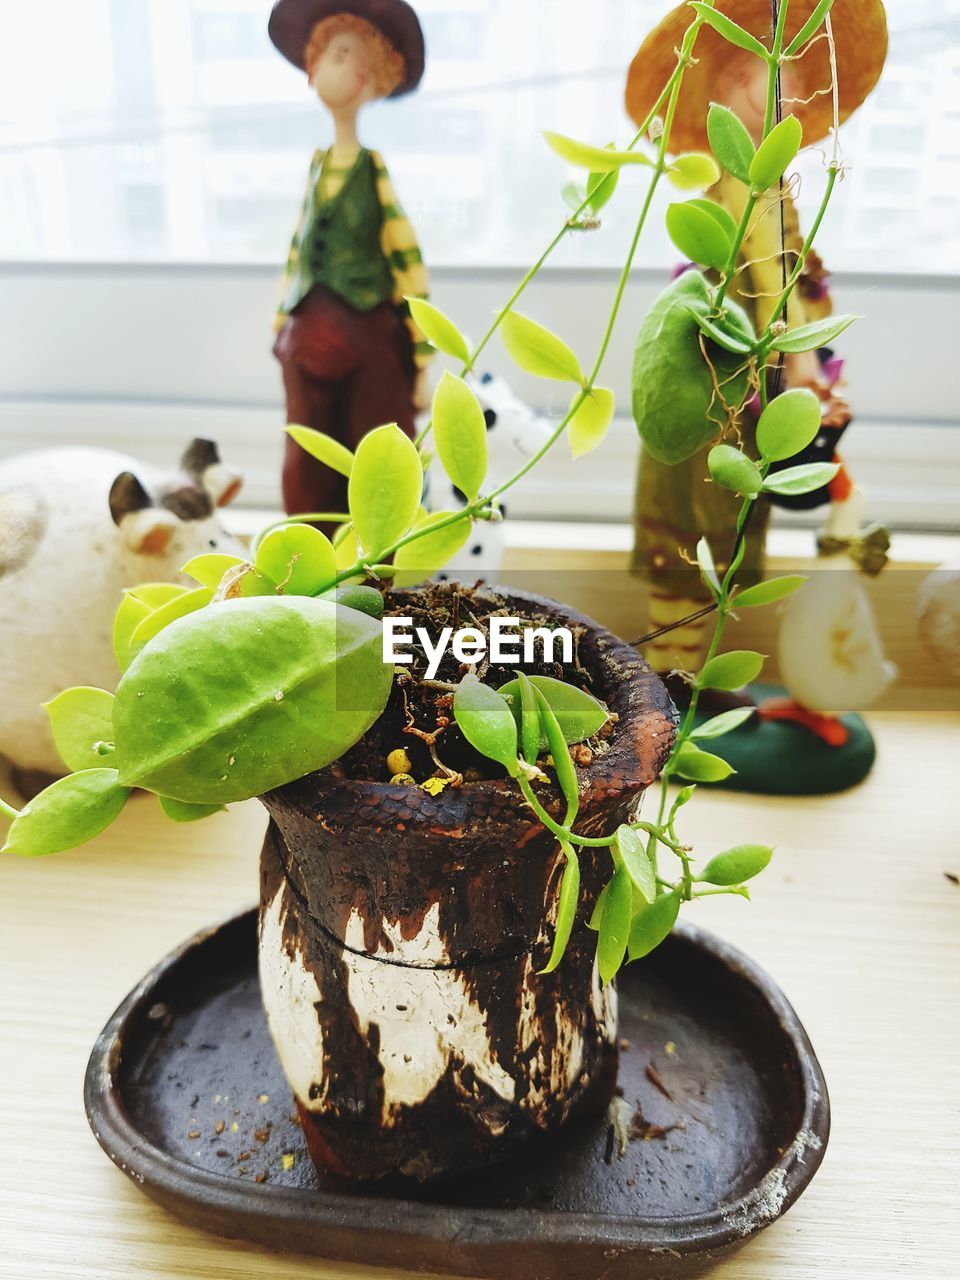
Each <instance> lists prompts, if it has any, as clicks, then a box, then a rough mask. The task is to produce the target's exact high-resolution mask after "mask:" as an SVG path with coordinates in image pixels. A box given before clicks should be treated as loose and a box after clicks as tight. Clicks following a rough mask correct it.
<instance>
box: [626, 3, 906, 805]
mask: <svg viewBox="0 0 960 1280" xmlns="http://www.w3.org/2000/svg"><path fill="white" fill-rule="evenodd" d="M815 6H816V0H791V2H790V5H789V9H788V11H787V17H786V39H787V40H789V39H791V38H792V37H793V35H795V34H796V33H797V31H799V29H800V27H801V26H802V25H803V24H804V23H805V22H806V21H807V19H808V18H809V17H810V15H811V14H812V12H813V10H814V8H815ZM716 7H717V9H718V10H720V11H722V12H723V13H725V14H727V15H728V16H729V17H731V18H732V19H733V20H734V21H735V22H736V23H738V24H739V25H740V26H741V27H744V28H746V30H747V31H749V32H750V33H751V34H752V35H754V36H755V37H757V38H758V39H759V40H761V41H762V42H764V43H766V44H767V45H768V46H769V44H770V41H771V39H772V19H771V6H770V3H769V0H718V4H717V6H716ZM831 16H832V23H833V34H834V41H835V47H836V55H837V63H838V66H839V77H838V81H839V84H838V91H839V109H840V119H841V121H842V120H845V119H846V118H848V117H849V116H850V115H851V114H852V113H853V112H854V111H855V110H856V109H857V107H859V106H860V105H861V103H862V102H863V101H864V99H865V98H866V97H867V95H868V94H869V93H870V91H871V90H872V88H873V87H874V85H875V84H876V82H877V80H878V78H879V76H880V72H881V70H882V68H883V64H884V59H885V56H886V49H887V27H886V15H885V12H884V8H883V4H882V3H881V0H836V2H835V4H834V5H833V8H832V10H831ZM689 23H690V9H689V6H688V5H686V4H684V5H680V6H679V7H678V8H676V9H674V10H673V11H672V12H670V13H669V14H668V15H667V16H666V17H665V18H664V19H663V21H662V22H661V23H660V24H659V26H658V27H656V29H655V30H654V31H653V32H651V34H650V35H649V36H648V37H647V38H646V40H645V41H644V43H643V45H642V46H641V48H640V50H639V51H638V53H637V54H636V56H635V57H634V59H633V62H632V64H631V66H630V70H629V73H628V77H627V85H626V106H627V111H628V113H629V114H630V116H631V117H632V118H633V119H634V120H635V121H636V122H638V123H639V122H641V121H642V120H644V119H645V118H646V117H647V115H648V113H649V111H650V109H651V108H652V106H653V104H654V103H655V102H656V100H657V97H658V95H659V93H660V90H661V88H662V86H663V84H664V83H665V82H666V80H667V79H668V77H669V75H670V73H671V71H672V70H673V68H674V66H675V65H676V49H677V48H678V46H679V45H680V43H681V40H682V37H683V32H684V31H685V29H686V28H687V26H688V25H689ZM831 84H832V77H831V70H830V54H829V46H828V42H827V40H826V38H824V37H821V38H820V39H817V40H813V41H812V42H810V43H809V44H808V45H807V46H806V47H805V50H804V52H803V53H802V56H800V57H798V58H797V59H795V60H793V61H791V62H790V63H788V64H787V65H786V66H784V67H783V69H782V73H781V96H782V102H783V111H784V114H785V115H788V114H794V115H796V116H797V117H798V118H799V119H800V122H801V124H802V125H803V139H804V145H806V146H810V145H812V144H815V143H817V142H819V141H822V140H823V139H824V138H825V137H827V135H828V134H829V132H830V130H831V128H832V125H833V101H832V94H831ZM766 86H767V70H766V67H765V65H764V64H763V62H762V61H761V60H760V59H759V58H757V57H756V56H754V55H753V54H751V53H749V52H746V51H741V50H740V49H738V48H736V47H734V46H732V45H731V44H729V43H727V42H726V41H725V40H724V39H723V38H722V37H721V36H720V35H719V34H718V33H717V32H716V31H715V30H714V29H713V28H712V27H710V26H704V27H703V28H702V29H701V32H700V35H699V37H698V41H697V46H696V56H695V59H694V61H693V63H692V64H691V65H690V66H689V67H688V69H687V73H686V75H685V77H684V81H683V88H682V90H681V94H680V97H679V102H678V110H677V114H676V118H675V122H674V125H673V127H672V129H671V134H670V149H671V151H673V152H675V153H680V152H684V151H691V150H701V151H702V150H707V149H708V147H709V144H708V141H707V135H706V119H707V113H708V110H709V106H710V104H711V103H712V102H719V103H722V104H723V105H724V106H727V107H729V108H731V109H732V110H733V111H735V112H736V114H737V115H738V116H739V117H740V119H741V120H742V121H743V123H744V124H745V125H746V127H747V129H748V130H749V131H750V132H751V133H752V134H753V135H754V137H755V140H759V137H760V134H761V133H762V128H763V117H764V109H765V104H766ZM708 194H709V196H710V197H711V199H713V200H715V201H717V202H718V203H719V204H721V205H723V206H724V208H725V209H726V210H727V211H728V212H729V213H730V214H731V215H732V217H733V219H734V221H735V223H737V224H739V222H740V220H741V217H742V214H743V210H744V205H745V201H746V198H747V195H748V192H747V188H746V186H745V185H744V184H742V183H740V182H738V181H737V180H736V179H735V178H733V177H732V176H730V175H729V174H727V173H724V174H723V175H722V176H721V177H720V179H719V180H718V182H717V183H716V185H715V186H714V187H713V188H712V189H711V190H710V192H709V193H708ZM781 245H783V249H782V248H781ZM802 245H803V236H802V234H801V231H800V227H799V224H798V220H797V214H796V210H795V208H794V204H793V201H792V200H791V198H790V196H789V194H784V196H783V198H782V200H781V199H780V198H777V196H776V195H775V194H774V195H771V196H769V197H768V198H766V199H765V200H761V202H760V203H759V205H758V207H757V210H756V212H755V215H754V218H753V221H752V223H751V224H750V227H749V230H748V234H747V236H746V238H745V239H744V242H743V247H742V252H741V256H740V261H739V264H738V271H737V274H736V276H735V278H734V281H733V283H732V285H731V288H730V290H729V293H728V297H729V298H730V299H732V300H733V301H735V302H738V303H739V304H740V306H741V307H743V308H744V309H745V310H746V311H747V313H748V314H749V316H750V318H751V320H752V321H753V324H754V327H755V329H756V331H757V332H760V331H761V330H762V329H763V328H765V327H766V325H767V323H768V320H769V318H770V316H771V314H772V310H773V307H774V304H775V301H776V299H777V298H778V297H779V296H780V293H781V289H782V279H783V275H782V273H783V270H784V258H785V260H786V261H785V267H786V271H787V273H788V274H789V273H790V272H792V271H793V269H794V266H795V263H796V261H797V259H798V257H799V253H800V250H801V248H802ZM831 309H832V307H831V301H830V295H829V291H828V288H827V273H826V271H825V270H824V267H823V264H822V262H821V260H820V259H819V257H818V256H817V255H816V254H815V253H812V252H811V253H810V254H808V255H807V258H806V262H805V265H804V268H803V273H802V275H801V277H800V280H799V282H798V285H797V288H796V289H795V290H794V293H793V295H792V297H791V299H790V303H789V306H788V312H787V317H786V318H787V323H788V326H789V328H791V329H793V328H796V327H798V326H800V325H804V324H808V323H811V322H812V321H815V320H819V319H821V318H823V317H825V316H827V315H829V314H830V311H831ZM841 367H842V362H840V361H837V360H835V359H833V357H832V353H830V352H828V351H820V352H805V353H803V354H797V355H788V356H787V357H786V362H785V366H784V369H783V374H782V379H781V382H780V388H779V389H785V388H787V387H801V386H805V387H810V388H811V389H813V390H814V391H815V392H816V393H817V394H818V395H819V396H820V398H821V400H822V402H823V406H824V407H823V428H822V430H821V431H820V433H819V434H818V436H817V440H816V441H815V442H814V444H813V445H811V446H810V448H809V450H808V451H806V452H805V454H804V455H803V456H800V457H797V458H793V459H790V460H789V462H786V463H783V464H781V465H783V466H787V465H791V466H792V465H796V464H797V463H799V462H809V461H821V460H822V461H829V460H831V458H833V457H834V456H835V455H834V450H835V446H836V444H837V442H838V441H839V439H840V436H841V435H842V434H843V431H844V430H845V428H846V426H847V424H848V423H849V421H850V414H849V411H848V409H847V405H846V402H845V400H844V399H843V397H842V395H841V394H840V393H839V390H838V381H839V376H840V370H841ZM773 390H774V387H773V386H772V385H771V392H772V391H773ZM755 421H756V412H754V411H753V407H751V406H748V408H747V409H746V410H745V411H744V412H743V413H742V414H741V416H740V420H739V421H738V422H737V429H738V431H739V433H740V435H741V437H742V439H743V444H744V447H745V448H746V449H747V451H748V452H752V453H753V454H754V456H756V455H755ZM708 451H709V446H707V447H705V448H703V449H702V450H700V451H699V452H698V453H695V454H694V455H693V456H692V457H690V458H688V459H687V460H686V461H685V462H681V463H679V464H678V465H676V466H669V465H666V464H664V463H661V462H659V461H657V460H656V459H655V458H653V457H651V456H650V455H649V454H648V453H645V454H643V456H642V457H641V461H640V471H639V477H638V491H637V506H636V518H635V548H634V558H633V568H634V570H635V571H636V572H638V573H639V574H641V576H643V577H645V578H646V579H647V580H648V581H649V583H650V591H651V595H650V616H649V622H650V628H649V629H650V630H651V631H653V630H657V629H659V628H661V627H665V626H668V625H669V624H671V623H674V622H676V621H678V620H679V619H681V618H685V617H687V616H688V615H689V614H692V613H694V612H696V611H697V610H698V609H700V608H702V607H703V605H704V604H707V603H709V597H708V596H707V595H705V594H704V592H705V588H703V587H702V584H701V583H700V579H699V575H698V574H697V572H696V570H695V569H692V568H691V567H690V566H691V565H695V564H696V544H697V542H698V540H699V539H700V537H701V536H706V537H707V539H708V541H709V543H710V546H711V548H712V549H713V551H714V555H715V557H716V558H717V561H718V567H719V568H720V571H721V572H723V570H725V569H726V557H728V556H729V555H730V552H731V551H732V549H733V546H734V542H735V538H736V522H737V514H738V511H739V507H740V499H739V498H738V497H736V495H734V494H733V493H731V492H730V491H729V490H726V489H724V488H721V487H720V486H719V485H715V484H712V483H709V472H708V469H707V453H708ZM837 460H838V461H839V459H837ZM777 501H780V502H783V504H784V505H790V503H791V500H790V499H786V500H783V499H777ZM792 502H793V503H795V504H800V505H804V506H814V505H821V504H824V503H826V502H829V503H830V504H831V506H830V515H829V518H828V522H827V529H826V537H825V538H824V539H821V544H822V545H827V546H829V547H831V548H832V549H833V550H834V551H836V550H837V549H838V548H846V547H849V546H852V545H853V544H854V543H859V541H862V540H861V539H860V538H859V535H860V511H861V507H862V500H861V497H860V494H859V492H858V491H857V490H856V489H855V488H854V487H853V485H852V482H851V480H850V477H849V475H848V474H847V473H846V471H845V470H844V469H843V468H841V471H840V473H839V474H838V475H837V477H836V479H835V480H834V481H833V482H832V483H831V485H830V487H829V491H827V490H823V491H820V492H819V493H818V494H817V495H807V496H805V497H804V498H803V499H794V500H792ZM769 514H770V512H769V506H768V505H767V500H766V499H762V500H761V501H760V502H758V504H757V506H756V507H755V509H754V512H753V518H752V521H751V524H750V526H749V527H748V532H747V536H746V555H745V558H744V562H743V569H742V571H741V573H740V575H739V576H740V579H741V581H750V576H751V574H752V575H754V576H757V575H759V574H760V573H762V569H763V552H764V541H765V536H766V528H767V524H768V520H769ZM800 595H801V596H802V595H803V593H802V592H801V593H800ZM798 599H799V597H798ZM711 631H712V623H711V620H710V618H708V617H704V618H700V619H698V620H696V621H691V622H688V623H686V624H685V625H684V626H683V627H681V628H679V629H677V630H673V631H671V632H668V633H667V634H665V635H663V636H662V637H660V638H659V639H657V640H655V641H653V642H652V643H651V644H650V645H649V646H648V649H647V654H646V656H647V659H648V661H649V662H650V663H651V665H652V666H653V667H654V669H655V670H658V671H660V672H661V673H664V674H665V675H666V676H668V680H669V682H670V684H671V688H672V689H673V690H674V691H675V696H678V697H680V698H681V699H682V698H683V695H684V686H683V682H682V681H681V680H679V679H677V678H673V679H670V676H671V675H672V673H673V672H675V671H689V670H696V669H698V668H699V666H700V665H701V663H702V660H703V658H704V656H705V651H706V647H707V644H708V641H709V638H710V635H711ZM888 679H889V674H888V673H887V672H886V671H884V673H883V678H882V684H885V683H886V681H887V680H888ZM815 682H816V681H815V680H814V683H815ZM882 684H881V687H882ZM724 696H725V697H726V698H727V699H729V698H730V697H731V695H722V696H718V695H713V698H714V701H715V702H716V703H717V705H715V706H713V707H712V708H711V709H712V710H713V711H714V712H716V711H717V710H720V709H722V706H721V705H720V703H721V702H722V700H723V697H724ZM874 696H876V694H875V693H874ZM747 700H749V699H746V698H744V701H747ZM856 705H866V704H865V703H864V702H859V703H856V704H854V705H851V706H850V707H841V708H838V710H853V709H854V706H856ZM762 710H763V709H762V708H761V711H762ZM769 712H770V719H771V720H772V718H773V717H774V716H781V717H783V718H785V719H790V720H792V721H794V722H800V723H803V724H805V727H806V728H807V729H810V730H812V731H813V733H814V734H817V735H818V736H819V738H820V739H821V740H822V741H824V742H830V741H831V740H832V741H834V742H845V741H846V740H847V737H848V736H849V735H845V733H844V731H843V729H842V728H838V727H837V723H838V722H837V720H836V717H835V716H823V715H819V714H816V713H809V712H808V710H805V708H804V707H802V706H800V705H799V704H797V703H795V702H794V703H789V702H781V703H780V704H779V705H778V706H777V707H773V706H771V707H770V708H769ZM848 719H849V720H855V721H856V722H857V724H859V725H861V726H862V722H860V721H859V720H858V718H856V717H846V718H845V723H846V720H848ZM747 724H748V726H751V730H750V734H749V735H748V734H747V732H746V731H744V734H743V736H751V737H753V738H755V739H759V738H760V736H761V735H760V734H759V733H754V732H753V731H752V726H753V724H754V721H748V722H747ZM784 728H786V726H784ZM864 733H866V730H865V728H864ZM734 736H735V735H728V736H727V738H722V739H719V740H718V742H717V749H718V751H719V753H720V754H728V753H727V752H725V750H724V744H730V743H732V740H733V738H734ZM867 737H869V735H868V734H867ZM808 743H809V740H808ZM769 745H770V744H769V743H766V744H765V745H764V747H763V748H761V749H762V750H763V752H764V754H765V755H766V758H767V759H768V760H769V758H770V756H769V753H768V748H769ZM807 749H808V753H809V750H810V748H809V745H808V748H807ZM871 751H872V743H871V744H870V750H869V751H867V752H866V753H861V765H862V763H863V760H867V757H869V759H868V760H867V764H866V767H867V768H869V761H870V760H872V754H871ZM731 763H735V764H736V767H738V768H739V769H740V770H741V773H743V772H744V766H743V762H742V761H737V762H734V761H733V760H731ZM837 763H838V761H837V758H836V757H834V758H833V760H832V762H831V767H832V768H833V767H835V766H836V765H837ZM856 767H857V766H856V764H855V765H854V768H856ZM865 771H866V769H864V770H863V772H865ZM744 781H745V780H744V779H743V778H741V780H740V784H739V785H744ZM746 785H749V783H747V784H746ZM757 789H767V788H766V787H763V786H761V787H758V788H757ZM774 789H775V788H774ZM810 789H811V790H819V789H824V790H826V789H833V788H832V787H823V788H821V787H819V786H811V788H810Z"/></svg>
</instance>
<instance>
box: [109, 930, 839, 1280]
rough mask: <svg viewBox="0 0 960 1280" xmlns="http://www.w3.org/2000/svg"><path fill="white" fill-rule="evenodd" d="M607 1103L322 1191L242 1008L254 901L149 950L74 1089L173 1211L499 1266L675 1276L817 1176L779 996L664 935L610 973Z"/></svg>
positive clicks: (711, 942)
mask: <svg viewBox="0 0 960 1280" xmlns="http://www.w3.org/2000/svg"><path fill="white" fill-rule="evenodd" d="M620 1010H621V1023H620V1026H621V1035H622V1037H623V1045H622V1052H621V1066H620V1090H621V1092H622V1095H623V1096H622V1098H621V1099H619V1100H618V1102H616V1103H615V1104H614V1108H613V1110H612V1112H611V1116H609V1117H607V1118H605V1119H604V1118H600V1119H597V1120H594V1121H582V1122H580V1123H579V1124H577V1125H574V1126H573V1127H571V1128H570V1129H569V1130H568V1131H567V1132H566V1133H564V1134H562V1135H561V1136H560V1137H557V1138H554V1139H551V1140H550V1141H549V1142H546V1141H545V1142H544V1143H543V1144H542V1145H541V1146H539V1147H537V1148H536V1149H534V1150H531V1151H530V1153H529V1155H527V1156H525V1157H524V1159H523V1160H518V1161H515V1162H513V1163H511V1164H509V1165H507V1166H505V1167H499V1168H497V1169H494V1170H487V1171H486V1172H484V1173H480V1174H474V1175H472V1176H470V1177H464V1178H463V1179H461V1180H458V1181H457V1182H455V1183H445V1184H444V1185H443V1186H442V1188H439V1189H438V1188H428V1189H423V1188H413V1189H412V1188H410V1187H409V1186H406V1185H405V1186H403V1187H396V1186H394V1187H391V1188H384V1187H382V1186H381V1187H380V1188H379V1189H378V1190H376V1191H372V1192H369V1191H368V1192H361V1191H356V1190H349V1189H348V1190H344V1189H343V1188H342V1187H335V1186H328V1185H324V1184H323V1183H322V1182H321V1180H320V1179H319V1177H318V1176H317V1174H316V1173H315V1171H314V1169H313V1166H312V1165H311V1164H310V1161H309V1159H308V1157H307V1154H306V1149H305V1145H304V1141H303V1135H302V1133H301V1131H300V1129H299V1127H298V1126H297V1123H296V1113H295V1110H294V1106H293V1101H292V1098H291V1094H290V1091H289V1089H288V1087H287V1085H286V1083H285V1081H284V1078H283V1075H282V1073H281V1070H280V1066H279V1063H278V1062H277V1059H276V1056H275V1054H274V1050H273V1045H272V1043H271V1041H270V1037H269V1034H268V1031H267V1026H266V1022H265V1019H264V1015H263V1012H262V1010H261V1006H260V990H259V983H258V978H257V967H256V913H255V912H254V911H248V912H246V913H244V914H243V915H240V916H237V917H235V918H234V919H232V920H230V921H228V922H227V923H226V924H224V925H222V926H220V927H219V928H216V929H213V930H210V931H209V932H205V933H202V934H199V935H198V936H197V937H195V938H193V939H191V940H190V941H189V942H188V943H186V944H185V945H184V946H183V947H181V948H180V949H179V950H178V951H175V952H174V953H172V954H171V955H170V956H168V957H167V958H166V959H165V960H163V961H162V962H161V963H160V964H159V965H158V966H157V967H156V969H154V970H153V971H152V972H151V973H149V974H148V975H147V976H146V977H145V978H144V980H143V981H142V982H141V984H140V985H139V986H138V987H137V988H136V989H135V990H134V991H132V992H131V993H130V995H129V996H128V997H127V999H126V1000H125V1001H124V1002H123V1004H122V1005H121V1006H120V1008H119V1009H118V1010H117V1012H116V1013H115V1014H114V1016H113V1017H112V1018H111V1020H110V1022H109V1023H108V1025H107V1026H106V1027H105V1028H104V1030H103V1032H102V1033H101V1035H100V1037H99V1039H98V1040H97V1043H96V1045H95V1046H94V1050H93V1054H92V1056H91V1058H90V1063H89V1066H88V1068H87V1076H86V1082H85V1090H84V1093H85V1102H86V1108H87V1116H88V1119H89V1121H90V1125H91V1127H92V1129H93V1131H94V1134H95V1135H96V1138H97V1140H98V1142H99V1143H100V1145H101V1146H102V1147H103V1149H104V1150H105V1151H106V1152H107V1154H108V1155H109V1156H110V1158H111V1159H112V1160H113V1161H114V1163H115V1164H117V1165H118V1166H119V1167H120V1168H121V1169H122V1170H123V1171H124V1172H125V1173H126V1174H127V1176H128V1177H130V1178H132V1179H133V1180H134V1181H135V1182H136V1183H137V1185H138V1186H140V1187H141V1188H142V1189H143V1190H144V1191H145V1192H146V1193H147V1195H149V1196H150V1197H151V1198H152V1199H154V1200H156V1201H157V1202H158V1203H159V1204H161V1205H163V1206H164V1207H165V1208H166V1209H168V1210H170V1211H171V1212H172V1213H174V1214H176V1215H177V1216H178V1217H180V1218H182V1219H183V1220H184V1221H186V1222H188V1223H190V1224H191V1225H192V1226H196V1227H201V1228H203V1229H205V1230H208V1231H213V1232H216V1233H218V1234H220V1235H224V1236H231V1237H236V1238H240V1239H243V1240H250V1241H254V1242H256V1243H258V1244H262V1245H266V1246H269V1247H271V1248H275V1249H284V1250H290V1251H295V1252H300V1253H311V1254H317V1255H319V1256H321V1257H324V1258H329V1259H336V1260H343V1261H351V1262H359V1263H366V1264H368V1265H370V1266H374V1267H377V1268H378V1269H379V1270H381V1271H382V1270H383V1269H385V1268H391V1267H393V1268H397V1269H401V1270H407V1271H425V1272H443V1273H453V1274H458V1275H465V1276H483V1277H500V1276H503V1277H509V1280H554V1278H556V1280H561V1278H562V1280H588V1278H590V1280H594V1278H599V1277H601V1276H607V1275H613V1274H615V1275H616V1276H617V1277H618V1278H620V1280H630V1278H633V1277H644V1278H645V1280H651V1278H653V1277H658V1276H671V1275H680V1274H689V1273H691V1272H693V1271H697V1270H700V1269H701V1268H703V1267H704V1266H705V1265H706V1264H708V1263H709V1262H711V1261H713V1260H715V1259H716V1258H717V1257H719V1256H720V1255H721V1254H723V1253H724V1252H727V1251H729V1250H731V1249H733V1248H735V1247H737V1246H738V1245H740V1244H742V1243H743V1242H744V1241H745V1240H747V1239H749V1238H750V1237H751V1236H753V1235H755V1234H756V1233H757V1232H758V1231H760V1230H762V1229H763V1228H764V1227H766V1226H769V1225H770V1223H771V1222H773V1221H774V1220H775V1219H776V1218H778V1217H779V1216H780V1215H781V1214H782V1213H784V1212H785V1211H786V1209H788V1208H789V1207H790V1205H791V1204H792V1203H793V1201H794V1200H795V1199H796V1198H797V1197H798V1196H799V1195H800V1193H801V1192H802V1191H803V1189H804V1188H805V1187H806V1185H807V1184H808V1183H809V1181H810V1179H811V1178H812V1177H813V1175H814V1174H815V1173H816V1171H817V1168H818V1167H819V1164H820V1161H821V1159H822V1158H823V1152H824V1148H825V1145H826V1141H827V1135H828V1132H829V1125H830V1110H829V1103H828V1101H827V1093H826V1086H825V1084H824V1080H823V1075H822V1073H821V1070H820V1066H819V1064H818V1062H817V1060H816V1057H815V1056H814V1053H813V1050H812V1048H811V1046H810V1042H809V1040H808V1039H807V1036H806V1033H805V1032H804V1030H803V1027H802V1026H801V1025H800V1023H799V1021H798V1020H797V1016H796V1014H795V1013H794V1012H793V1010H792V1009H791V1007H790V1005H789V1004H788V1003H787V1001H786V1000H785V999H784V997H783V995H782V994H781V993H780V991H779V990H778V989H777V988H776V987H775V986H774V985H773V983H772V982H771V981H770V980H769V978H767V977H766V976H765V975H764V974H763V973H762V972H761V971H760V970H759V969H757V968H756V967H755V966H754V965H752V964H751V963H750V961H748V960H747V959H745V958H744V956H742V955H741V954H740V953H739V952H737V951H735V950H734V949H733V948H732V947H729V946H727V945H726V944H725V943H723V942H721V941H719V940H718V939H716V938H714V937H711V936H710V935H709V934H706V933H702V932H701V931H699V930H696V929H693V928H690V927H684V926H681V927H678V929H677V930H676V931H675V933H674V935H673V936H672V937H671V938H670V939H669V940H668V941H667V942H666V943H664V945H663V946H662V947H661V948H660V949H659V950H658V951H656V952H655V953H654V954H653V955H652V956H650V957H648V958H647V959H646V960H644V961H641V962H640V963H639V964H635V965H632V966H630V967H629V968H628V969H627V970H626V973H625V976H624V978H623V979H622V980H621V982H620Z"/></svg>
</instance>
